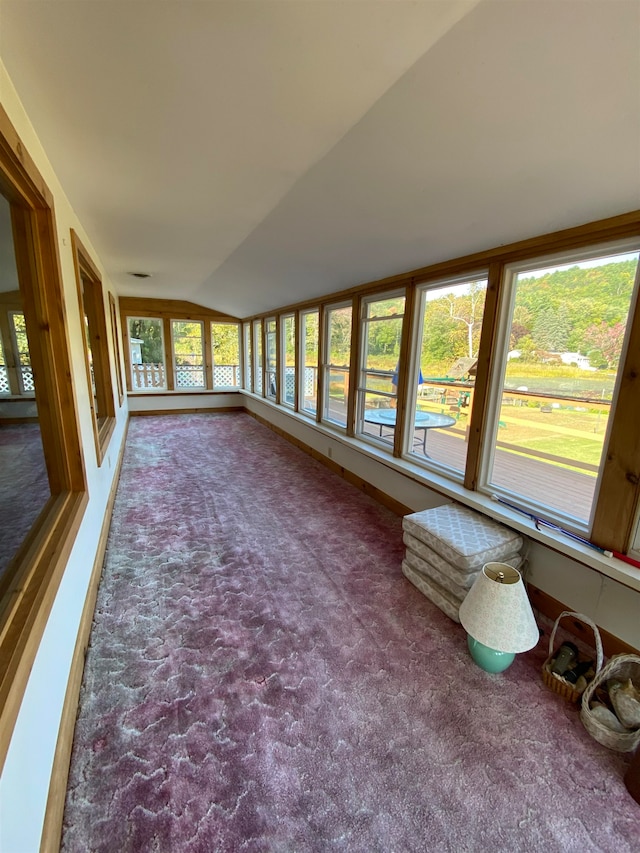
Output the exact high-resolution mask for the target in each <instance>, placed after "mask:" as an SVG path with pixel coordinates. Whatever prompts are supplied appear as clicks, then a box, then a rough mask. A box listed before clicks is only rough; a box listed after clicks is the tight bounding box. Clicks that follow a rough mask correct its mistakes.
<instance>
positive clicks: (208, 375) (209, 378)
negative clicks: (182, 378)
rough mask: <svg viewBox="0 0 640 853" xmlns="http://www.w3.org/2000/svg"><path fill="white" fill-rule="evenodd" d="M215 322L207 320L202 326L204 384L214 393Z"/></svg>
mask: <svg viewBox="0 0 640 853" xmlns="http://www.w3.org/2000/svg"><path fill="white" fill-rule="evenodd" d="M212 323H213V320H207V321H206V322H204V323H203V324H202V334H203V335H204V384H205V386H206V388H207V390H209V389H211V390H212V391H213V329H212V328H211V324H212Z"/></svg>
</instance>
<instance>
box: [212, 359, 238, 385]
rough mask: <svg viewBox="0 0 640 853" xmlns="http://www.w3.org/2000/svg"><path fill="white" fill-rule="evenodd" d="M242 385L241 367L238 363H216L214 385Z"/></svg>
mask: <svg viewBox="0 0 640 853" xmlns="http://www.w3.org/2000/svg"><path fill="white" fill-rule="evenodd" d="M239 385H240V368H239V365H237V364H214V366H213V387H214V388H237V387H238V386H239Z"/></svg>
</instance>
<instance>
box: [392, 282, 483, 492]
mask: <svg viewBox="0 0 640 853" xmlns="http://www.w3.org/2000/svg"><path fill="white" fill-rule="evenodd" d="M486 291H487V280H486V278H485V277H482V276H478V277H468V276H466V277H465V278H464V279H447V280H444V281H439V282H434V283H430V284H429V285H425V286H422V287H419V288H418V291H417V294H418V299H417V301H416V307H417V311H418V320H417V327H418V345H417V350H416V355H417V362H416V364H415V373H414V375H413V376H411V378H410V383H409V389H410V394H411V398H410V400H411V405H410V406H409V407H408V411H409V418H410V420H409V424H410V426H409V429H408V432H409V439H410V440H409V452H410V453H411V454H413V455H414V456H415V457H417V459H418V460H419V461H421V462H426V461H427V460H428V462H429V464H436V465H438V466H441V467H443V468H446V469H448V470H449V471H451V472H452V473H454V472H455V473H456V474H457V475H458V476H459V478H460V479H462V476H463V475H464V471H465V465H466V457H467V441H466V439H467V432H468V428H469V421H470V416H471V412H472V409H473V391H474V379H475V375H476V366H477V363H478V349H479V346H480V332H481V330H482V318H483V313H484V300H485V294H486Z"/></svg>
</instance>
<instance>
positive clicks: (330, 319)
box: [323, 305, 352, 428]
mask: <svg viewBox="0 0 640 853" xmlns="http://www.w3.org/2000/svg"><path fill="white" fill-rule="evenodd" d="M351 315H352V307H351V305H342V306H339V307H335V308H327V311H326V313H325V318H326V325H325V337H326V346H325V362H324V365H323V383H324V386H323V387H324V391H323V399H324V411H323V419H324V420H326V421H330V422H331V423H334V424H338V425H339V426H342V427H345V428H346V426H347V401H348V398H349V361H350V355H351Z"/></svg>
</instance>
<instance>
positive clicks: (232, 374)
mask: <svg viewBox="0 0 640 853" xmlns="http://www.w3.org/2000/svg"><path fill="white" fill-rule="evenodd" d="M211 351H212V353H213V387H214V388H216V389H218V388H239V387H240V327H239V325H238V324H237V323H211Z"/></svg>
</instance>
